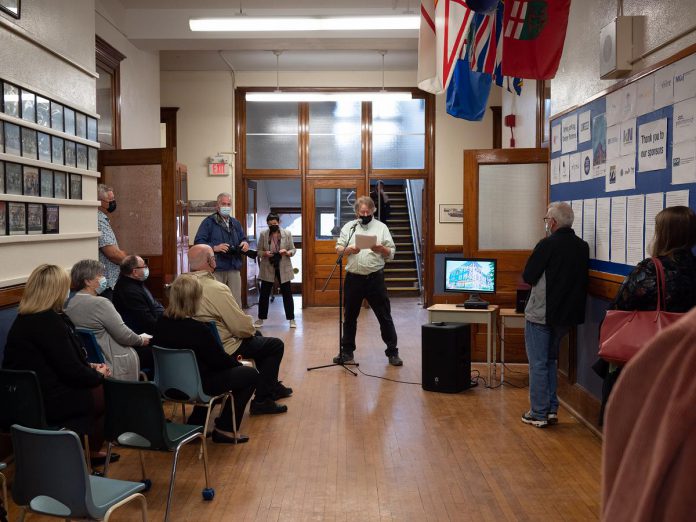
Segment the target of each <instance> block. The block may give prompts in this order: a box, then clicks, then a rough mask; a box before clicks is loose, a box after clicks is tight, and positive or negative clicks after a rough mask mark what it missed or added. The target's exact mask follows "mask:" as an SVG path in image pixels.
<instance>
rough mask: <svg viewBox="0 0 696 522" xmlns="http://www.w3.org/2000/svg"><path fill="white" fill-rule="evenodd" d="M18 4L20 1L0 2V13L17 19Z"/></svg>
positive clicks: (5, 0) (6, 0) (2, 0)
mask: <svg viewBox="0 0 696 522" xmlns="http://www.w3.org/2000/svg"><path fill="white" fill-rule="evenodd" d="M19 2H20V0H0V11H3V12H5V13H7V14H8V15H10V16H12V17H14V18H19Z"/></svg>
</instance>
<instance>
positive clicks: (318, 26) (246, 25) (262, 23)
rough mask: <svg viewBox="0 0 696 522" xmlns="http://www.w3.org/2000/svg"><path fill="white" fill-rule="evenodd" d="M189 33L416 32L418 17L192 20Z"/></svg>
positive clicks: (244, 17)
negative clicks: (399, 30)
mask: <svg viewBox="0 0 696 522" xmlns="http://www.w3.org/2000/svg"><path fill="white" fill-rule="evenodd" d="M189 27H190V29H191V31H228V32H229V31H240V32H250V31H389V30H398V29H401V30H404V29H418V28H419V27H420V17H418V16H333V17H322V18H318V17H294V16H292V17H291V16H285V17H283V16H277V17H265V18H257V17H249V16H237V17H234V18H191V19H190V20H189Z"/></svg>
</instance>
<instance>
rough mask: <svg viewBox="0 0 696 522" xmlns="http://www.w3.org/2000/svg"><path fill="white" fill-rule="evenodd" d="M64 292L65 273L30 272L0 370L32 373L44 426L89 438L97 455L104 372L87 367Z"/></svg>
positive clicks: (52, 269) (48, 268)
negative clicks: (65, 306) (38, 388)
mask: <svg viewBox="0 0 696 522" xmlns="http://www.w3.org/2000/svg"><path fill="white" fill-rule="evenodd" d="M69 290H70V277H69V276H68V273H67V272H66V271H65V269H63V268H61V267H59V266H56V265H46V264H44V265H40V266H38V267H36V268H35V269H34V271H33V272H32V273H31V275H30V276H29V279H28V280H27V284H26V287H25V289H24V294H23V296H22V299H21V301H20V302H19V310H18V312H19V313H18V315H17V318H16V319H15V321H14V323H12V326H11V327H10V331H9V333H8V335H7V346H6V347H5V359H4V361H3V368H8V369H11V370H31V371H33V372H35V373H36V375H37V377H38V379H39V384H40V385H41V391H42V394H43V401H44V410H45V412H46V420H47V421H48V424H50V425H53V426H61V427H66V428H69V429H71V430H73V431H75V432H77V433H79V434H81V435H84V434H87V435H89V440H90V446H91V447H92V449H93V450H98V449H99V448H100V447H101V445H102V443H103V441H104V439H103V414H104V398H103V390H102V386H101V385H102V382H103V380H104V377H105V376H108V375H110V372H109V368H108V367H107V366H106V365H104V364H90V363H88V362H87V357H86V354H85V350H84V349H83V347H82V343H81V342H80V339H79V338H78V337H77V335H76V334H75V327H74V325H73V323H72V321H70V319H69V318H68V317H67V316H66V315H65V313H64V312H63V303H64V302H65V300H66V298H67V297H68V291H69ZM102 459H103V457H102ZM95 464H96V462H95Z"/></svg>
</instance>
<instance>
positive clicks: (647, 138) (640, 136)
mask: <svg viewBox="0 0 696 522" xmlns="http://www.w3.org/2000/svg"><path fill="white" fill-rule="evenodd" d="M695 53H696V46H691V47H689V48H687V49H684V50H683V51H681V52H680V53H678V54H677V55H675V56H673V57H671V58H669V59H667V60H665V61H664V62H661V63H659V64H656V65H655V66H654V67H652V68H650V69H649V70H647V71H643V72H641V73H639V74H636V75H634V76H633V77H631V78H628V79H626V80H623V81H621V82H619V83H617V84H616V85H614V86H612V87H611V88H610V89H608V90H607V91H605V92H602V93H600V94H598V95H596V96H594V97H592V98H591V99H590V100H588V101H587V102H585V103H584V104H582V105H578V106H576V107H572V108H571V109H568V110H566V111H564V112H562V113H560V114H557V115H555V116H552V117H551V121H550V125H551V143H550V147H551V161H550V191H549V194H550V200H551V201H552V202H553V201H566V202H568V203H570V204H571V205H572V207H573V210H574V214H575V222H574V225H573V228H574V230H575V232H576V234H577V235H578V236H580V237H582V238H583V239H584V240H585V241H587V243H588V244H589V245H590V269H591V270H595V271H598V272H603V273H608V274H614V275H616V276H623V275H626V274H628V273H629V272H630V271H631V270H632V268H633V267H634V266H635V265H636V264H637V263H638V262H639V261H641V260H642V259H644V258H646V257H649V256H650V254H649V248H650V242H651V240H652V238H653V234H654V224H655V215H656V214H657V213H658V212H659V211H660V210H662V209H663V208H666V207H669V206H674V205H686V206H690V207H691V208H694V209H696V54H695Z"/></svg>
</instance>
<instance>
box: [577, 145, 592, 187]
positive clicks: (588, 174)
mask: <svg viewBox="0 0 696 522" xmlns="http://www.w3.org/2000/svg"><path fill="white" fill-rule="evenodd" d="M580 168H581V171H582V172H581V175H580V177H581V178H582V181H585V180H587V179H592V178H593V177H594V169H593V168H592V149H588V150H583V151H582V152H581V153H580Z"/></svg>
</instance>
